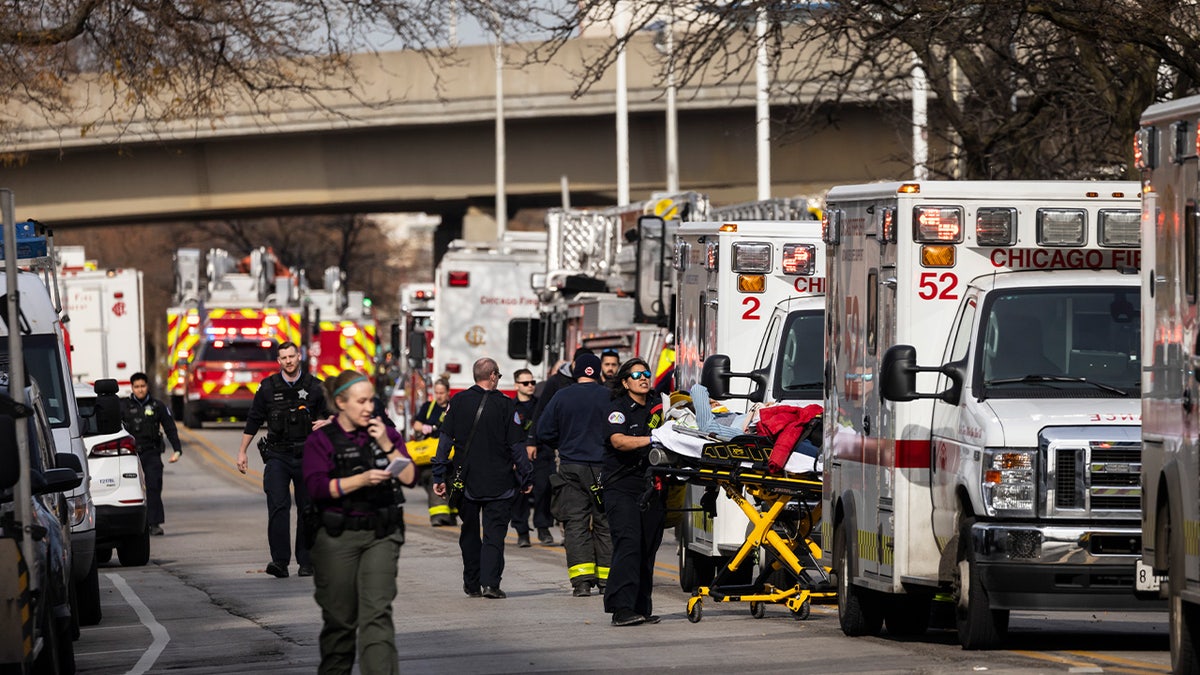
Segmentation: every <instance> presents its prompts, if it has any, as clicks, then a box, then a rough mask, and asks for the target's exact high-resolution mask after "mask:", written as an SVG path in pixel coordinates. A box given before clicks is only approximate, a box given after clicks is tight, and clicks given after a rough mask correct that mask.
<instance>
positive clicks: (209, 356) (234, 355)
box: [197, 340, 275, 361]
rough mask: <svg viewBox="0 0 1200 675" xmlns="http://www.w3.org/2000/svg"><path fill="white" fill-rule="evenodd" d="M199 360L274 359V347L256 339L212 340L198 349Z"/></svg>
mask: <svg viewBox="0 0 1200 675" xmlns="http://www.w3.org/2000/svg"><path fill="white" fill-rule="evenodd" d="M197 360H199V361H274V360H275V349H274V347H264V346H263V344H262V342H260V341H257V340H213V341H212V342H208V343H205V345H204V347H203V348H201V350H200V356H199V357H198V359H197Z"/></svg>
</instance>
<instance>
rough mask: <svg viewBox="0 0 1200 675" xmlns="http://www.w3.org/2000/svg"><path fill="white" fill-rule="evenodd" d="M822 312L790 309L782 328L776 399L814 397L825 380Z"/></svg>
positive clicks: (823, 316)
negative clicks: (791, 310) (790, 311)
mask: <svg viewBox="0 0 1200 675" xmlns="http://www.w3.org/2000/svg"><path fill="white" fill-rule="evenodd" d="M824 329H825V313H824V312H821V311H812V312H793V313H792V314H791V315H790V316H788V319H787V324H786V325H785V326H784V328H783V336H782V338H781V341H782V344H781V349H780V358H779V371H778V373H779V375H778V382H779V389H780V392H778V393H777V396H776V397H777V398H781V399H817V398H820V397H821V392H822V390H823V383H824V381H825V378H824V372H825V352H824V344H825V343H824V340H825V337H824Z"/></svg>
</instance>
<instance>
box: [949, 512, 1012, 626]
mask: <svg viewBox="0 0 1200 675" xmlns="http://www.w3.org/2000/svg"><path fill="white" fill-rule="evenodd" d="M974 522H975V519H974V518H964V519H963V521H962V526H961V527H960V528H959V531H958V568H957V575H956V576H957V582H958V583H957V584H956V586H957V590H958V593H957V598H956V599H957V602H958V604H957V611H956V617H955V619H956V621H955V623H956V624H957V627H958V643H959V644H961V645H962V648H963V649H996V648H997V647H999V646H1000V645H1001V644H1003V643H1004V638H1005V635H1007V633H1008V616H1009V612H1008V610H1007V609H992V608H991V605H990V603H989V601H988V594H987V589H986V588H984V587H983V584H982V583H981V582H980V580H979V567H978V564H977V563H976V561H975V548H974V547H973V546H972V545H971V525H973V524H974Z"/></svg>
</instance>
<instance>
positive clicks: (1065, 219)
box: [1037, 209, 1087, 246]
mask: <svg viewBox="0 0 1200 675" xmlns="http://www.w3.org/2000/svg"><path fill="white" fill-rule="evenodd" d="M1037 243H1038V244H1039V245H1041V246H1083V245H1084V244H1085V243H1087V213H1086V212H1084V211H1083V209H1038V212H1037Z"/></svg>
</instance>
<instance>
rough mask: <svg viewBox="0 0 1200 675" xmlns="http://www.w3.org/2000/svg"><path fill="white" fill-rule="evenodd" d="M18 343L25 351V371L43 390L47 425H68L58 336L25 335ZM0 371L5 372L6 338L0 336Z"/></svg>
mask: <svg viewBox="0 0 1200 675" xmlns="http://www.w3.org/2000/svg"><path fill="white" fill-rule="evenodd" d="M21 345H22V348H23V349H24V351H25V374H26V376H28V377H29V378H30V379H32V380H33V381H35V382H37V383H38V388H40V389H41V390H42V398H43V399H44V400H45V403H46V416H47V417H49V418H50V426H52V427H54V428H56V429H57V428H61V427H67V426H70V424H71V423H70V413H69V412H68V410H69V408H68V406H67V399H66V397H67V395H68V393H67V392H66V391H65V390H64V389H63V382H64V381H65V378H64V376H63V365H62V361H60V360H59V358H58V338H57V337H55V336H54V335H53V334H42V335H26V336H25V337H24V338H23V339H22V340H21ZM0 371H3V372H5V373H7V372H8V338H3V339H0Z"/></svg>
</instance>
